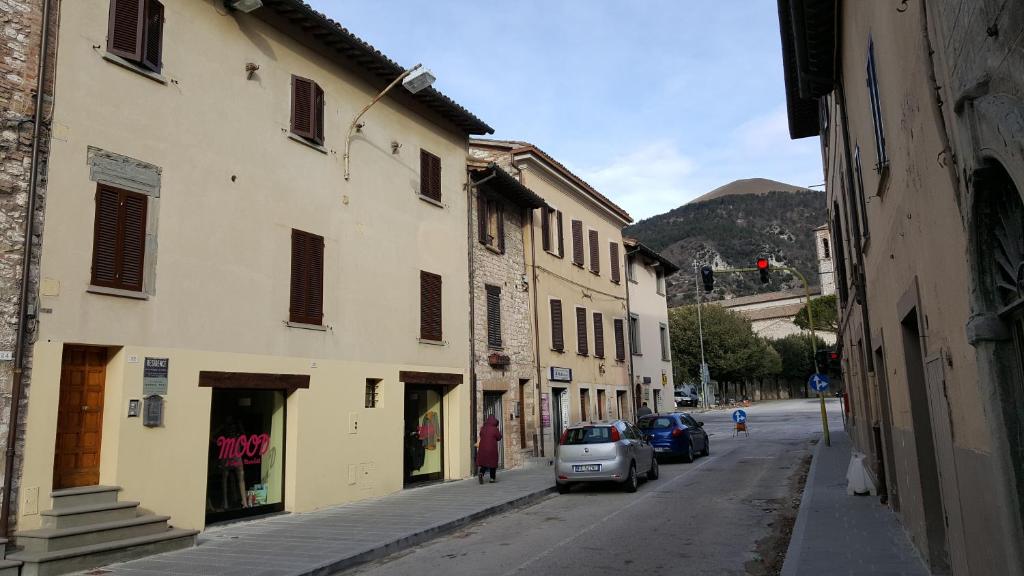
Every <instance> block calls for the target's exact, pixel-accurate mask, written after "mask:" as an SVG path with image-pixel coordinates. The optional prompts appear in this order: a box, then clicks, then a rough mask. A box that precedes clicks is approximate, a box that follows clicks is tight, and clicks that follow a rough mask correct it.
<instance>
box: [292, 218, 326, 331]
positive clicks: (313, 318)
mask: <svg viewBox="0 0 1024 576" xmlns="http://www.w3.org/2000/svg"><path fill="white" fill-rule="evenodd" d="M291 276H292V277H291V290H290V297H291V298H290V307H289V313H288V317H289V320H290V321H291V322H298V323H301V324H316V325H320V324H322V323H323V303H324V239H323V237H322V236H317V235H316V234H310V233H308V232H303V231H301V230H292V274H291Z"/></svg>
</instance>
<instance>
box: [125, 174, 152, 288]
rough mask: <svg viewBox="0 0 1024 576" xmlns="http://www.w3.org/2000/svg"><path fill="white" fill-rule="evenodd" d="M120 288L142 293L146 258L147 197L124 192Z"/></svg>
mask: <svg viewBox="0 0 1024 576" xmlns="http://www.w3.org/2000/svg"><path fill="white" fill-rule="evenodd" d="M122 195H123V201H122V206H123V208H122V210H123V212H122V214H123V216H122V218H123V224H122V231H123V232H122V241H121V277H120V287H121V288H123V289H125V290H136V291H139V292H141V291H142V276H143V265H144V264H145V256H146V196H145V195H143V194H136V193H133V192H123V193H122Z"/></svg>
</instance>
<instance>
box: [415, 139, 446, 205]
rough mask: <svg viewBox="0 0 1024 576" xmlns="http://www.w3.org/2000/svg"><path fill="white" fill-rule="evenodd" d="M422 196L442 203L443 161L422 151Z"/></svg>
mask: <svg viewBox="0 0 1024 576" xmlns="http://www.w3.org/2000/svg"><path fill="white" fill-rule="evenodd" d="M420 194H422V195H424V196H426V197H427V198H430V199H431V200H437V201H438V202H440V201H441V159H440V158H438V157H437V156H435V155H433V154H431V153H430V152H427V151H426V150H423V149H422V148H421V149H420Z"/></svg>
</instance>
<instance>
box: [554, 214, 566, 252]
mask: <svg viewBox="0 0 1024 576" xmlns="http://www.w3.org/2000/svg"><path fill="white" fill-rule="evenodd" d="M555 219H556V220H557V221H558V222H557V223H558V257H559V258H564V257H565V238H564V236H565V234H563V232H562V211H561V210H557V211H556V212H555Z"/></svg>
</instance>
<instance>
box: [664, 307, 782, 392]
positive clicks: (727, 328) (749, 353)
mask: <svg viewBox="0 0 1024 576" xmlns="http://www.w3.org/2000/svg"><path fill="white" fill-rule="evenodd" d="M701 310H702V314H703V321H704V356H705V358H706V359H707V363H708V368H709V371H710V372H711V377H712V379H714V380H718V381H722V382H740V381H745V380H749V379H756V378H763V377H765V376H769V375H772V374H777V373H778V372H779V371H780V370H781V369H782V359H781V357H780V356H779V354H778V353H777V352H776V351H775V350H774V349H773V348H772V346H771V345H769V344H768V341H766V340H764V339H762V338H758V337H757V336H756V335H755V334H754V331H753V330H752V329H751V326H750V321H749V320H747V319H746V318H744V317H743V316H741V315H739V314H738V313H736V312H733V311H731V310H726V309H725V308H722V307H721V306H704V307H703V308H701ZM669 330H670V331H671V336H672V369H673V371H674V372H675V373H676V374H680V375H681V376H680V379H692V380H693V381H699V380H700V339H699V335H698V330H697V308H696V306H682V307H679V308H673V309H671V310H669Z"/></svg>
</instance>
